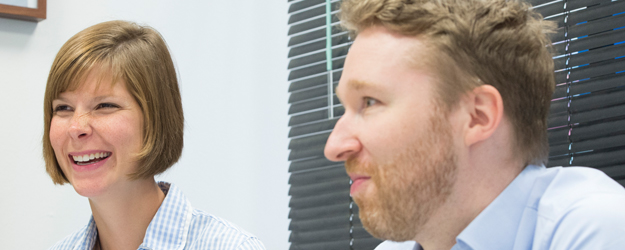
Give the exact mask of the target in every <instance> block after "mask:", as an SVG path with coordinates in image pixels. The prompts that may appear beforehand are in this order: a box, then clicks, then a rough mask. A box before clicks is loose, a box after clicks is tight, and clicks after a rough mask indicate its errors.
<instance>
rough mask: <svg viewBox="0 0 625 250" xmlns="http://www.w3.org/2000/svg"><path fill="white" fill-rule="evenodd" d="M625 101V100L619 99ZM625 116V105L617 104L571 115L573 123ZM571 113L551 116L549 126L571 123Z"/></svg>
mask: <svg viewBox="0 0 625 250" xmlns="http://www.w3.org/2000/svg"><path fill="white" fill-rule="evenodd" d="M617 101H620V102H623V100H617ZM621 116H625V105H617V106H612V107H607V108H601V109H590V110H586V111H583V112H579V113H573V114H572V115H571V116H570V119H571V122H570V123H571V124H576V123H588V122H596V121H598V120H605V119H614V118H617V117H621ZM568 119H569V115H568V114H567V113H563V114H560V115H557V116H555V115H553V116H551V117H550V118H549V127H561V126H566V125H567V124H569V122H568Z"/></svg>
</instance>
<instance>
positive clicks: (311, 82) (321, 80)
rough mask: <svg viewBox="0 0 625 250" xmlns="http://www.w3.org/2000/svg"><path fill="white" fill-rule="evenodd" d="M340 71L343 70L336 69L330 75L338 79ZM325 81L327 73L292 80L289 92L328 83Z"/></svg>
mask: <svg viewBox="0 0 625 250" xmlns="http://www.w3.org/2000/svg"><path fill="white" fill-rule="evenodd" d="M342 73H343V70H336V71H334V72H332V77H334V79H340V78H341V74H342ZM327 81H328V75H327V74H323V75H318V76H314V77H309V78H304V79H299V80H296V81H292V82H291V84H290V85H289V92H293V91H298V90H302V89H306V88H310V87H316V86H319V85H323V84H328V83H327Z"/></svg>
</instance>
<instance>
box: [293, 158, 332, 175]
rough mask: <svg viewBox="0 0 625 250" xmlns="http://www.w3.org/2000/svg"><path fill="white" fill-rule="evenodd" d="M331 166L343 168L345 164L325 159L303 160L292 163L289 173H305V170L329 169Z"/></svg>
mask: <svg viewBox="0 0 625 250" xmlns="http://www.w3.org/2000/svg"><path fill="white" fill-rule="evenodd" d="M329 166H340V167H342V166H343V163H340V162H333V161H330V160H328V159H326V158H325V157H320V158H314V159H308V160H303V161H294V162H291V165H290V166H289V173H294V172H299V171H304V170H311V169H314V168H321V167H329Z"/></svg>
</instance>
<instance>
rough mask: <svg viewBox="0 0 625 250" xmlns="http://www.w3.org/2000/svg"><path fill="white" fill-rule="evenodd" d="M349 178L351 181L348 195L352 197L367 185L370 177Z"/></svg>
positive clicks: (353, 176)
mask: <svg viewBox="0 0 625 250" xmlns="http://www.w3.org/2000/svg"><path fill="white" fill-rule="evenodd" d="M349 178H350V179H352V186H351V188H350V189H349V193H350V194H351V195H352V196H354V194H356V192H358V190H361V189H363V188H364V185H367V181H368V180H369V179H371V176H366V175H359V174H350V175H349Z"/></svg>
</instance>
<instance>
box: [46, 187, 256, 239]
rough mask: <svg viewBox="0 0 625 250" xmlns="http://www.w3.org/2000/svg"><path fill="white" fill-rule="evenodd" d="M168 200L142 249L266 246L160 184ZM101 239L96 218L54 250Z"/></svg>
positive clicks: (156, 216)
mask: <svg viewBox="0 0 625 250" xmlns="http://www.w3.org/2000/svg"><path fill="white" fill-rule="evenodd" d="M158 185H159V187H160V188H161V189H162V190H163V193H165V195H166V196H165V200H163V203H162V204H161V207H160V208H159V209H158V211H157V212H156V214H155V215H154V218H152V222H150V225H149V226H148V229H147V230H146V232H145V238H143V243H141V245H140V246H139V249H140V250H161V249H172V250H173V249H176V250H200V249H215V250H218V249H219V250H230V249H232V250H235V249H236V250H248V249H250V250H252V249H253V250H257V249H260V250H264V249H265V247H264V246H263V243H261V242H260V240H258V238H256V237H255V236H253V235H251V234H250V233H248V232H245V231H243V230H242V229H240V228H238V227H237V226H235V225H234V224H232V223H230V222H227V221H226V220H224V219H221V218H219V217H216V216H213V215H210V214H208V213H205V212H203V211H200V210H197V209H193V207H191V204H190V203H189V201H188V200H187V199H186V198H185V197H184V195H183V194H182V192H180V190H178V189H177V188H176V186H174V185H172V184H170V183H166V182H159V183H158ZM97 237H98V231H97V229H96V225H95V221H94V220H93V216H92V217H91V220H90V221H89V224H88V225H87V226H85V227H83V228H82V229H81V230H79V231H78V232H76V233H74V234H72V235H70V236H68V237H66V238H65V239H63V240H62V241H60V242H59V243H57V244H56V245H55V246H53V247H52V248H50V249H51V250H90V249H93V246H94V244H95V242H96V239H97Z"/></svg>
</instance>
